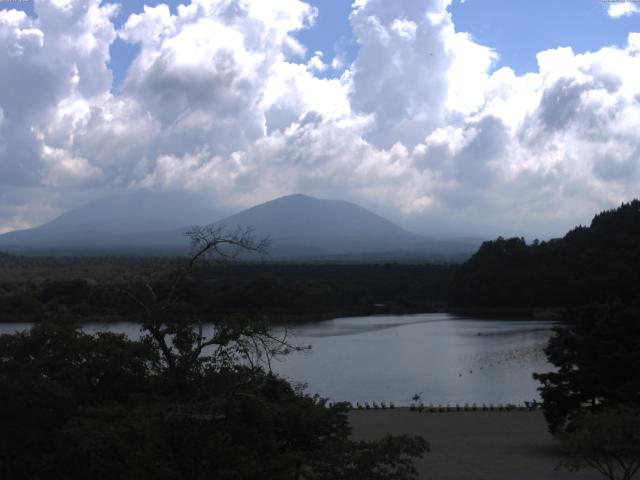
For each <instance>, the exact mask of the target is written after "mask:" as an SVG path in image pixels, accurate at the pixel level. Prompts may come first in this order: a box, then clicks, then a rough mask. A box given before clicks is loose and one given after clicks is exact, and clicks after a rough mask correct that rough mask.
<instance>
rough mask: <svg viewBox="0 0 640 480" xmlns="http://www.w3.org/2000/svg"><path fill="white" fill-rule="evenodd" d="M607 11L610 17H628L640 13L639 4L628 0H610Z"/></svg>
mask: <svg viewBox="0 0 640 480" xmlns="http://www.w3.org/2000/svg"><path fill="white" fill-rule="evenodd" d="M607 13H608V14H609V16H610V17H611V18H620V17H630V16H631V15H634V14H636V13H640V6H638V5H637V3H636V2H630V1H619V2H612V3H610V4H609V6H608V8H607Z"/></svg>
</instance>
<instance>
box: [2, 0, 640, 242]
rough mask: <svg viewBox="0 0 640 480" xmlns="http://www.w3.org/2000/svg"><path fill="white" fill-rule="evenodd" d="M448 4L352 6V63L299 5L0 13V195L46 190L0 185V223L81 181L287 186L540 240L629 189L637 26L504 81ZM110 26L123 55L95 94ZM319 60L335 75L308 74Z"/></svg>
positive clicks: (430, 220) (31, 217) (224, 3)
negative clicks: (116, 80) (460, 28)
mask: <svg viewBox="0 0 640 480" xmlns="http://www.w3.org/2000/svg"><path fill="white" fill-rule="evenodd" d="M448 4H449V2H448V1H447V0H418V1H415V0H398V1H394V2H388V1H383V0H367V1H365V0H358V1H356V2H355V3H354V10H353V13H352V15H351V23H352V26H353V29H354V33H355V35H356V38H357V41H358V43H359V50H358V55H357V58H356V59H355V61H354V62H353V64H351V65H343V64H342V62H343V60H342V59H341V58H339V57H336V58H334V59H333V60H332V61H331V62H330V64H329V62H328V60H327V61H325V59H324V57H323V55H322V54H321V53H320V52H315V53H313V54H311V55H308V54H307V53H306V48H305V46H304V45H301V44H300V43H299V42H298V40H297V39H296V38H295V35H294V34H295V32H297V31H299V30H300V29H303V28H306V27H308V26H309V25H312V24H313V22H314V20H315V17H316V15H317V12H316V10H315V9H314V8H312V7H310V6H309V5H308V4H306V3H305V2H303V1H301V0H272V1H269V2H265V1H263V0H214V1H205V0H194V1H192V2H191V3H190V4H188V5H183V6H180V7H178V9H177V10H176V11H175V13H172V12H171V10H170V9H169V8H168V7H167V6H166V5H162V4H161V5H158V6H156V7H145V8H144V10H143V11H142V12H140V13H139V14H136V15H132V16H130V17H129V19H128V20H127V21H126V23H125V24H124V26H123V27H122V28H121V29H120V30H119V31H118V32H116V30H115V27H114V26H113V23H112V20H113V16H114V14H115V12H116V11H117V9H116V7H114V6H112V5H108V4H102V5H101V2H99V0H78V1H75V2H70V1H62V0H56V1H54V0H39V1H38V2H37V3H36V4H35V6H36V9H37V11H38V18H37V19H32V18H29V17H27V16H26V15H24V14H23V13H20V12H16V11H11V10H2V11H0V70H1V71H2V72H3V75H1V76H0V195H2V192H3V191H7V190H8V189H11V191H12V192H15V191H16V189H18V190H20V189H22V190H21V191H24V192H27V191H28V192H30V194H33V192H35V191H43V192H51V191H52V190H55V191H56V192H58V193H57V194H56V195H55V196H52V197H50V198H51V200H50V201H49V202H48V203H47V208H46V209H45V208H44V206H43V204H42V203H40V204H39V203H34V202H32V201H29V200H28V199H27V197H26V196H25V195H17V196H16V195H14V196H12V205H14V207H11V208H4V209H2V208H0V229H4V230H6V229H8V228H13V227H15V226H26V225H28V224H29V223H35V222H38V221H41V220H42V219H43V218H46V217H47V215H49V216H50V215H52V214H53V213H55V207H53V206H52V205H58V207H59V208H66V207H67V206H68V205H69V202H70V201H71V200H70V199H71V198H73V199H74V200H73V201H75V202H77V201H80V197H79V196H73V195H76V194H77V193H74V192H84V191H85V190H84V189H87V188H89V187H93V188H94V189H102V190H106V189H110V188H122V187H127V186H131V187H138V186H145V187H150V188H159V189H188V190H193V191H199V192H206V193H208V194H209V195H210V196H211V197H212V198H214V199H216V200H217V201H218V202H219V203H226V204H227V205H229V206H231V205H232V206H237V207H244V206H249V205H252V204H254V203H256V202H259V201H264V200H268V199H270V198H273V197H275V196H277V195H283V194H287V193H292V192H295V191H303V192H306V193H309V194H315V195H318V196H324V197H338V198H347V199H350V200H354V201H357V202H361V203H364V204H365V205H368V206H371V207H375V208H376V209H377V210H379V211H382V212H386V213H388V214H392V213H396V214H397V212H401V213H402V214H403V215H404V219H405V221H406V222H409V223H412V225H413V226H414V227H415V228H418V229H421V230H430V231H432V233H437V232H433V229H436V228H444V227H445V226H446V227H447V228H450V229H452V230H457V231H459V232H463V231H465V229H466V230H467V232H484V233H486V234H492V233H491V232H489V231H488V230H489V228H488V227H486V226H487V225H497V226H499V227H500V228H502V229H504V230H507V231H510V232H512V233H517V232H524V233H526V232H529V231H537V232H540V233H541V234H544V233H549V234H551V233H553V234H555V233H559V232H561V231H562V230H564V229H566V228H567V227H569V226H571V225H572V224H573V223H575V222H576V221H583V220H586V219H587V218H588V216H589V215H591V214H592V213H594V212H595V211H597V210H598V209H600V208H603V207H608V206H611V205H614V204H615V203H617V202H620V201H623V200H627V199H629V198H630V197H632V196H634V195H637V185H638V181H639V180H640V169H639V162H640V140H639V137H638V135H637V133H636V132H637V131H639V130H640V102H639V99H640V77H639V76H638V75H636V74H635V72H637V71H640V34H638V33H635V34H631V35H629V39H628V44H627V45H626V46H625V47H606V48H602V49H600V50H598V51H595V52H587V53H583V54H576V53H575V52H574V51H572V50H571V49H570V48H558V49H552V50H547V51H544V52H540V53H539V54H538V71H537V72H534V73H529V74H526V75H522V76H519V75H516V74H515V73H514V71H513V70H511V69H509V68H508V67H503V68H500V69H498V70H495V69H494V66H495V63H496V60H497V58H498V52H496V51H494V50H492V49H490V48H488V47H486V46H483V45H480V44H478V43H477V42H476V41H474V39H473V38H472V37H471V36H470V35H468V34H467V33H464V32H457V31H456V30H455V26H454V25H453V22H452V18H451V16H450V14H449V13H448V11H447V10H446V7H447V6H448ZM117 35H119V36H120V38H121V39H123V40H125V41H127V42H131V43H136V44H139V45H140V53H139V55H138V56H137V57H136V59H135V61H134V62H133V64H132V65H131V67H130V69H129V71H128V74H127V77H126V80H125V83H124V86H123V89H122V92H121V93H118V94H113V93H111V88H110V87H111V72H110V71H109V70H108V68H107V61H108V58H109V45H110V44H111V43H112V42H113V41H114V39H115V38H116V36H117ZM76 38H80V39H81V40H82V41H81V42H76V41H75V39H76ZM328 68H333V69H340V70H342V69H343V68H344V71H343V73H342V75H341V77H340V78H320V77H319V73H320V72H323V71H326V69H328ZM5 72H6V73H5ZM77 195H80V194H77ZM20 202H22V203H20Z"/></svg>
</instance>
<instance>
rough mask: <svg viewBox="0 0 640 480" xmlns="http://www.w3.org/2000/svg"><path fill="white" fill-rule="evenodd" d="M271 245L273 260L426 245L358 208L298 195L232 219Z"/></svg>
mask: <svg viewBox="0 0 640 480" xmlns="http://www.w3.org/2000/svg"><path fill="white" fill-rule="evenodd" d="M218 223H219V224H220V225H224V226H226V227H229V228H233V227H235V226H241V227H252V228H253V229H254V231H255V234H256V235H257V236H259V237H263V236H266V237H269V238H270V239H271V244H272V245H271V250H272V254H275V255H282V254H285V253H288V254H302V253H306V254H314V253H315V254H332V255H335V254H356V253H372V252H389V251H397V250H398V249H401V250H405V249H407V248H408V247H416V246H418V245H419V244H420V243H421V242H422V243H423V242H424V241H425V239H424V238H423V237H420V236H419V235H417V234H414V233H410V232H407V231H406V230H404V229H402V228H400V227H399V226H397V225H395V224H394V223H392V222H390V221H389V220H387V219H385V218H383V217H380V216H379V215H376V214H374V213H372V212H370V211H369V210H366V209H364V208H362V207H360V206H358V205H356V204H354V203H350V202H345V201H342V200H324V199H318V198H313V197H309V196H306V195H301V194H295V195H288V196H286V197H281V198H277V199H275V200H271V201H269V202H266V203H263V204H261V205H257V206H255V207H252V208H249V209H247V210H244V211H242V212H240V213H237V214H235V215H232V216H230V217H227V218H225V219H223V220H221V221H220V222H218Z"/></svg>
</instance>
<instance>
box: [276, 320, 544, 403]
mask: <svg viewBox="0 0 640 480" xmlns="http://www.w3.org/2000/svg"><path fill="white" fill-rule="evenodd" d="M553 326H554V323H553V322H548V321H535V320H534V321H517V320H512V321H510V320H474V319H469V318H466V317H465V318H456V317H454V316H452V315H448V314H423V315H405V316H376V317H361V318H340V319H335V320H330V321H326V322H322V323H309V324H304V325H301V326H296V327H295V328H292V329H290V333H291V334H293V335H294V338H295V341H296V342H297V343H298V344H300V345H309V344H310V345H312V350H311V351H310V352H307V353H302V354H292V355H290V356H288V357H285V358H284V359H282V360H281V361H280V362H277V363H276V364H275V366H274V369H275V370H277V371H278V372H279V373H280V374H281V375H284V376H286V377H287V378H289V379H291V380H293V381H296V382H305V383H307V384H308V386H309V388H308V390H309V391H310V392H314V393H319V394H320V395H322V396H326V397H329V398H331V399H332V400H349V401H352V402H356V401H360V402H364V401H368V402H372V401H386V402H389V401H393V402H395V403H396V404H399V405H407V404H408V403H410V399H411V397H412V396H413V395H414V394H415V393H422V399H423V401H424V402H425V403H451V404H455V403H465V402H476V403H479V404H481V403H505V402H513V403H518V402H522V401H524V400H531V399H533V398H537V397H538V394H537V391H536V389H537V387H538V384H537V382H535V381H534V380H533V379H532V376H531V375H532V373H533V372H535V371H537V372H542V371H548V370H549V369H550V367H549V365H548V364H547V362H546V359H545V357H544V353H543V351H542V349H543V348H544V346H545V345H546V342H547V340H548V338H549V335H550V333H551V329H552V328H553Z"/></svg>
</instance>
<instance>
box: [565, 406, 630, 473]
mask: <svg viewBox="0 0 640 480" xmlns="http://www.w3.org/2000/svg"><path fill="white" fill-rule="evenodd" d="M559 438H560V440H561V442H562V444H563V446H564V447H565V450H566V453H567V460H566V461H565V462H564V463H563V464H562V465H561V466H563V467H565V468H568V469H569V470H572V471H576V470H581V469H583V468H592V469H594V470H596V471H598V472H600V473H601V474H602V475H603V476H605V477H606V478H608V479H609V480H631V479H632V478H634V476H635V475H636V473H637V472H638V470H639V469H640V415H638V412H634V411H633V410H628V409H605V410H602V411H600V412H597V413H586V414H584V415H582V416H580V417H579V418H577V419H576V422H575V425H574V429H573V430H572V431H571V432H568V433H563V434H561V435H559Z"/></svg>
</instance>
